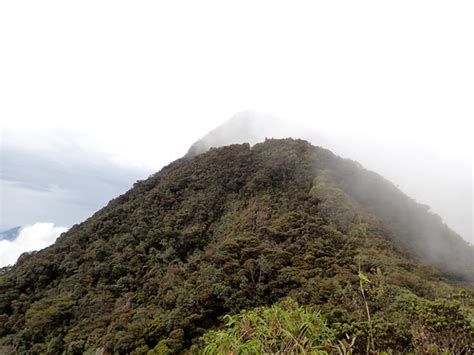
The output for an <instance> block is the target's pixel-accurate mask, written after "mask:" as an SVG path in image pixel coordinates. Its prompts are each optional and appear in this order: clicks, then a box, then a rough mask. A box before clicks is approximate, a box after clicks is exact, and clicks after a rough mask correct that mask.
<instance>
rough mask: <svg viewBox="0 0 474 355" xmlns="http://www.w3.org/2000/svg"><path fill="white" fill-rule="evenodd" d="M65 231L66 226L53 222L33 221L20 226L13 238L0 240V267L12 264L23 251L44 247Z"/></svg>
mask: <svg viewBox="0 0 474 355" xmlns="http://www.w3.org/2000/svg"><path fill="white" fill-rule="evenodd" d="M66 231H67V228H65V227H60V226H55V225H54V223H35V224H33V225H30V226H25V227H23V228H21V230H20V232H19V234H18V236H17V237H16V238H15V239H14V240H12V241H9V240H1V241H0V267H3V266H7V265H12V264H14V263H15V262H16V261H17V259H18V257H19V256H20V255H21V254H22V253H24V252H31V251H35V250H40V249H43V248H46V247H47V246H49V245H51V244H53V243H54V242H55V241H56V239H57V238H58V237H59V236H60V235H61V233H64V232H66Z"/></svg>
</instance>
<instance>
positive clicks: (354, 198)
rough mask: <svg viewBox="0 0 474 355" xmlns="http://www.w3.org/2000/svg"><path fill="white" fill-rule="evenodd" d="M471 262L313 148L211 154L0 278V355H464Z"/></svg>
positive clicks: (178, 166) (138, 191)
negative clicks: (342, 354) (304, 354)
mask: <svg viewBox="0 0 474 355" xmlns="http://www.w3.org/2000/svg"><path fill="white" fill-rule="evenodd" d="M473 256H474V250H473V248H472V247H470V246H469V245H468V244H467V243H466V242H464V241H463V240H462V239H461V238H460V237H459V236H458V235H457V234H456V233H454V232H453V231H451V230H450V229H449V228H448V227H447V226H446V225H444V224H443V223H442V221H441V219H440V218H439V217H438V216H435V215H433V214H431V213H430V212H429V211H428V208H427V207H426V206H423V205H420V204H417V203H416V202H415V201H413V200H412V199H410V198H409V197H407V196H406V195H404V194H403V193H402V192H401V191H400V190H398V189H397V188H396V187H395V186H394V185H393V184H391V183H390V182H388V181H387V180H385V179H384V178H382V177H381V176H379V175H377V174H375V173H373V172H369V171H367V170H365V169H364V168H363V167H362V166H361V165H360V164H358V163H356V162H353V161H350V160H346V159H341V158H339V157H338V156H336V155H334V154H333V153H331V152H330V151H328V150H326V149H323V148H321V147H315V146H312V145H310V144H309V143H307V142H305V141H302V140H294V139H270V140H266V141H265V142H264V143H260V144H256V145H254V146H252V147H251V146H250V145H249V144H240V145H230V146H226V147H222V148H218V149H210V150H209V151H207V152H203V153H202V154H199V152H197V153H196V154H192V155H188V156H186V157H184V158H182V159H179V160H177V161H175V162H174V163H172V164H170V165H169V166H167V167H165V168H163V169H162V170H161V171H160V172H158V173H157V174H155V175H153V176H151V177H150V178H148V179H147V180H144V181H139V182H137V183H136V184H135V185H134V186H133V188H132V189H131V190H129V191H128V192H127V193H125V194H124V195H122V196H120V197H118V198H116V199H115V200H112V201H111V202H110V203H109V204H108V205H107V206H106V207H105V208H103V209H102V210H100V211H98V212H97V213H95V214H94V215H93V216H92V217H90V218H89V219H88V220H86V221H85V222H83V223H81V224H79V225H75V226H74V227H72V228H71V229H70V230H69V231H68V232H66V233H64V234H63V235H62V236H61V237H60V238H58V240H57V241H56V243H55V244H54V245H52V246H51V247H48V248H46V249H44V250H41V251H39V252H36V253H31V254H30V255H25V256H23V257H22V258H20V260H19V261H18V262H17V264H16V265H14V266H13V267H12V268H11V269H10V270H8V271H7V272H6V273H5V274H3V275H1V276H0V353H1V352H2V351H3V353H27V354H44V353H50V354H57V353H62V352H65V353H66V354H82V353H86V354H94V353H96V354H109V353H114V354H128V353H131V354H147V353H148V354H166V353H186V352H187V353H198V352H207V353H220V352H226V351H227V350H222V349H230V348H232V349H236V348H237V349H238V350H237V351H234V350H231V351H234V352H235V353H236V352H238V351H241V352H243V353H245V351H244V350H242V349H249V346H251V345H252V344H253V345H252V346H254V347H255V349H257V350H258V351H261V352H263V351H264V349H272V348H271V347H270V348H268V347H267V345H268V344H273V346H275V344H277V345H278V344H280V342H282V340H281V339H283V338H282V337H284V336H288V334H290V335H291V338H292V339H293V340H292V341H293V342H296V344H297V345H298V346H300V347H301V348H305V347H306V348H308V346H310V347H312V348H311V349H316V348H317V349H319V350H320V351H323V350H324V351H327V352H330V351H336V349H339V350H341V347H343V348H344V349H348V348H350V349H353V351H354V352H355V353H360V352H366V351H383V350H386V351H394V352H418V353H427V352H430V351H431V352H432V353H435V352H437V351H439V352H442V351H444V350H446V351H450V352H452V353H469V352H470V351H472V350H473V349H474V347H473V344H474V343H473V342H474V328H473V323H472V320H473V319H474V291H473V289H472V282H473V281H474V280H473V275H474V265H473ZM461 285H463V286H464V288H463V287H461ZM243 310H248V311H247V312H244V311H243ZM225 315H229V316H227V317H226V318H225V319H226V321H225V322H224V318H223V316H225ZM272 315H276V316H272ZM275 319H277V320H278V322H276V321H275ZM283 319H285V322H283V321H281V322H280V320H283ZM255 322H257V323H258V326H256V325H255ZM303 325H304V327H302V328H301V326H303ZM223 327H224V328H223ZM226 327H227V328H228V330H226ZM233 327H234V328H233ZM242 327H243V328H244V329H247V330H248V331H245V332H243V333H242V336H238V337H237V338H238V339H237V342H243V343H244V344H240V345H239V344H237V343H236V341H234V340H235V339H234V338H232V336H233V335H235V334H239V333H238V331H241V329H242ZM283 327H286V328H284V329H283ZM218 329H221V330H218ZM262 329H263V330H262ZM280 329H283V330H282V331H281V332H280V331H279V330H280ZM295 329H297V330H296V331H295ZM298 329H299V330H298ZM277 330H278V332H277ZM292 332H296V333H292ZM259 334H260V335H261V334H264V335H261V336H260V335H259ZM265 334H266V335H265ZM268 334H270V335H268ZM281 334H286V335H281ZM292 334H295V335H294V336H293V335H292ZM306 334H308V337H310V338H309V340H308V339H307V338H305V337H306ZM323 335H324V336H323ZM257 337H259V338H257ZM301 337H303V339H301V341H300V340H298V339H299V338H301ZM346 337H348V338H349V339H351V340H350V341H349V340H347V341H346V340H345V339H346ZM263 338H264V339H263ZM262 339H263V340H262ZM259 344H260V345H259ZM226 346H227V347H226ZM296 349H299V348H296ZM298 351H299V350H298ZM227 352H228V353H230V351H227Z"/></svg>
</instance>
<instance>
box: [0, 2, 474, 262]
mask: <svg viewBox="0 0 474 355" xmlns="http://www.w3.org/2000/svg"><path fill="white" fill-rule="evenodd" d="M473 15H474V4H473V3H472V1H454V2H445V1H416V2H413V1H397V2H385V1H362V2H353V1H338V2H315V1H292V2H291V3H290V2H282V1H239V2H228V1H201V2H193V1H173V2H156V1H141V2H139V3H137V2H125V1H81V2H64V1H43V2H36V1H22V2H1V3H0V128H1V135H0V147H1V156H0V158H1V161H0V162H1V165H0V179H1V185H0V194H1V196H0V228H1V229H2V230H3V229H8V228H11V227H15V226H22V227H25V228H26V227H28V226H29V227H32V226H38V225H37V224H38V223H42V224H40V225H39V226H41V227H42V228H43V229H41V228H37V229H38V230H40V229H41V230H46V229H47V228H46V227H45V224H44V223H49V224H46V226H48V228H49V229H50V230H54V231H56V234H58V233H59V231H61V230H62V229H61V228H68V227H70V226H71V225H73V224H74V223H78V222H80V221H82V220H84V219H85V218H87V217H88V216H90V215H91V214H92V213H93V212H94V211H96V210H97V209H99V208H100V207H102V206H104V205H105V204H106V203H107V201H108V200H110V199H111V198H113V197H115V196H117V195H119V194H121V193H123V192H125V191H126V190H127V189H128V188H129V187H130V186H131V185H132V184H133V182H134V181H135V180H137V179H144V178H146V177H147V176H148V175H149V174H151V173H152V172H154V171H156V170H159V169H160V168H161V167H162V166H163V165H165V164H167V163H169V162H171V161H173V160H175V159H177V158H179V157H181V156H182V155H184V154H185V153H186V151H187V150H188V148H189V146H190V145H191V144H192V143H193V142H195V141H196V140H198V139H199V138H201V137H202V136H204V135H205V134H206V133H207V132H209V131H210V130H212V129H214V128H215V127H216V126H218V125H220V124H221V123H222V122H224V121H225V120H226V119H228V118H230V117H232V116H233V115H234V114H236V113H237V112H241V111H244V110H255V111H257V112H261V113H264V114H265V115H271V116H272V117H279V118H281V119H282V120H285V121H286V122H287V123H286V125H287V127H293V126H298V127H305V128H303V130H313V131H315V132H317V134H318V135H319V136H321V137H324V143H325V144H327V145H328V148H331V149H332V150H334V151H335V152H336V153H337V154H339V155H342V156H344V157H348V158H352V159H354V160H358V161H360V162H361V163H362V164H363V165H365V166H366V167H368V168H369V169H372V170H375V171H377V172H379V173H381V174H382V175H384V176H385V177H387V178H389V179H390V180H391V181H393V182H394V183H395V184H397V185H398V186H400V188H401V189H402V190H403V191H405V192H406V193H407V194H409V195H410V196H412V197H414V198H415V199H417V200H418V201H420V202H422V203H426V204H428V205H430V206H431V207H432V209H433V211H434V212H436V213H438V214H440V215H441V216H442V218H443V219H444V220H445V221H446V222H447V223H448V225H450V226H451V227H452V228H453V229H454V230H456V231H457V232H458V233H460V234H461V235H462V236H463V237H464V238H465V239H466V240H470V241H471V242H473V243H474V237H473V235H472V221H473V209H472V190H473V183H472V174H473V170H472V151H473V143H472V141H473V140H472V132H473V129H472V121H473V120H474V109H473V104H472V97H474V69H473V65H472V63H474V49H473V46H472V43H473V42H474V38H473V36H474V35H473V33H474V22H473V21H472V18H473ZM25 228H23V229H22V230H25ZM38 233H39V232H38ZM45 233H46V232H45ZM47 233H49V232H47ZM48 235H49V234H48ZM48 238H49V239H48ZM48 238H46V239H48V240H51V239H54V238H50V237H48ZM38 240H45V238H43V237H38ZM29 245H30V246H31V248H36V247H38V248H39V247H41V246H42V245H43V244H41V245H40V243H38V245H35V243H30V244H29ZM0 248H1V245H0ZM0 253H1V250H0ZM0 255H1V254H0ZM0 265H1V260H0Z"/></svg>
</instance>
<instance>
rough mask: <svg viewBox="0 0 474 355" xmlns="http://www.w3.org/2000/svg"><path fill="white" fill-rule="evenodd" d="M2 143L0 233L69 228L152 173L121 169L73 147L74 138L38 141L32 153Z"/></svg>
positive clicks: (106, 157)
mask: <svg viewBox="0 0 474 355" xmlns="http://www.w3.org/2000/svg"><path fill="white" fill-rule="evenodd" d="M6 138H7V139H5V140H4V141H3V142H2V153H1V166H2V169H1V171H0V190H1V193H0V205H1V207H2V208H0V230H5V229H9V228H12V227H14V226H23V225H28V224H33V223H36V222H37V221H52V222H54V223H56V224H58V225H63V226H71V225H73V224H75V223H79V222H81V221H83V220H84V219H85V218H87V217H89V216H91V215H92V214H93V213H94V212H95V211H97V210H98V209H100V208H101V207H103V206H104V205H105V204H107V202H108V201H109V200H111V199H112V198H115V197H117V196H119V195H120V194H122V193H124V192H126V191H127V190H128V189H129V188H130V187H131V186H132V185H133V183H134V182H135V181H136V180H138V179H144V178H146V177H147V176H148V175H150V174H151V173H152V171H151V170H146V169H140V168H136V167H132V166H120V165H118V164H117V163H114V162H113V159H112V157H111V156H110V155H108V154H105V153H101V152H96V151H91V150H90V149H89V148H87V147H84V144H82V145H80V144H77V143H76V142H75V141H76V139H77V137H73V136H68V135H63V136H61V137H58V136H55V135H53V136H51V137H49V138H45V137H40V138H41V139H39V140H38V141H39V142H40V143H41V144H42V147H37V148H36V149H34V147H32V146H27V145H25V146H19V145H18V144H14V143H15V142H12V140H13V139H12V138H11V137H9V136H6ZM59 138H62V139H59ZM34 140H35V139H34V138H32V141H34ZM45 206H47V208H45Z"/></svg>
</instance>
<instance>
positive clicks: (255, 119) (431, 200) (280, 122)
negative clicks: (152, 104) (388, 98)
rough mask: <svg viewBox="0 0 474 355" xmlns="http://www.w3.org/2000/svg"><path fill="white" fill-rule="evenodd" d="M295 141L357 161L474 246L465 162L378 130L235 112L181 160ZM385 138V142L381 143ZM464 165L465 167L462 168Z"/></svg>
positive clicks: (470, 183) (468, 173) (473, 215)
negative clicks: (216, 149) (371, 132)
mask: <svg viewBox="0 0 474 355" xmlns="http://www.w3.org/2000/svg"><path fill="white" fill-rule="evenodd" d="M287 137H292V138H300V139H304V140H307V141H308V142H310V143H311V144H313V145H315V146H321V147H324V148H327V149H330V150H331V151H332V152H334V153H335V154H337V155H339V156H341V157H343V158H346V159H351V160H354V161H357V162H359V163H361V164H362V165H363V166H364V167H365V168H367V169H369V170H372V171H375V172H376V173H379V174H380V175H382V176H383V177H385V178H387V179H388V180H390V181H391V182H393V183H394V184H395V185H396V186H397V187H398V188H400V189H401V190H402V191H403V192H404V193H406V194H407V195H408V196H410V197H412V198H414V199H415V200H416V201H417V202H419V203H421V204H425V205H427V206H429V208H430V209H431V210H432V211H433V212H434V213H436V214H438V215H440V216H441V218H442V219H443V221H444V222H445V223H447V224H448V225H449V227H451V228H452V229H454V230H455V231H456V232H457V233H458V234H460V235H461V236H462V237H463V239H464V240H466V241H467V242H468V243H470V244H471V245H474V234H473V229H472V228H473V224H472V223H473V218H474V210H473V207H472V202H473V180H472V175H471V171H470V165H469V164H470V162H469V161H466V160H464V157H465V154H464V153H463V154H462V155H460V156H461V157H462V158H459V159H461V160H460V161H457V160H456V159H453V157H452V156H446V157H440V156H437V155H436V154H435V153H434V152H432V151H429V150H427V149H426V148H423V147H422V146H421V145H420V146H417V145H414V144H410V143H409V142H407V141H405V140H404V139H403V137H399V138H398V139H397V138H393V137H391V136H390V134H389V133H387V132H383V131H381V130H380V134H379V137H377V138H374V137H370V136H364V135H361V134H360V132H354V133H353V134H351V132H348V131H347V130H346V129H345V128H344V127H336V128H332V129H328V128H327V124H326V123H325V122H324V120H316V119H315V120H314V123H313V122H311V123H310V122H301V121H300V120H294V121H290V120H287V119H281V118H279V117H277V116H275V115H272V114H268V113H262V112H258V111H254V110H246V111H241V112H239V113H237V114H235V115H234V116H232V117H231V118H230V119H228V120H227V121H225V122H224V123H223V124H221V125H220V126H218V127H216V128H215V129H213V130H212V131H210V132H209V133H208V134H206V135H205V136H204V137H202V138H201V139H199V140H198V141H197V142H195V143H194V144H193V145H192V146H191V147H190V149H189V150H188V152H187V154H186V156H188V157H190V156H195V155H197V154H200V153H203V152H205V151H207V150H209V149H210V148H212V147H222V146H225V145H229V144H239V143H250V144H251V145H253V144H256V143H258V142H263V141H264V140H265V139H266V138H287ZM386 137H390V139H386ZM468 167H469V168H468Z"/></svg>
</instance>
